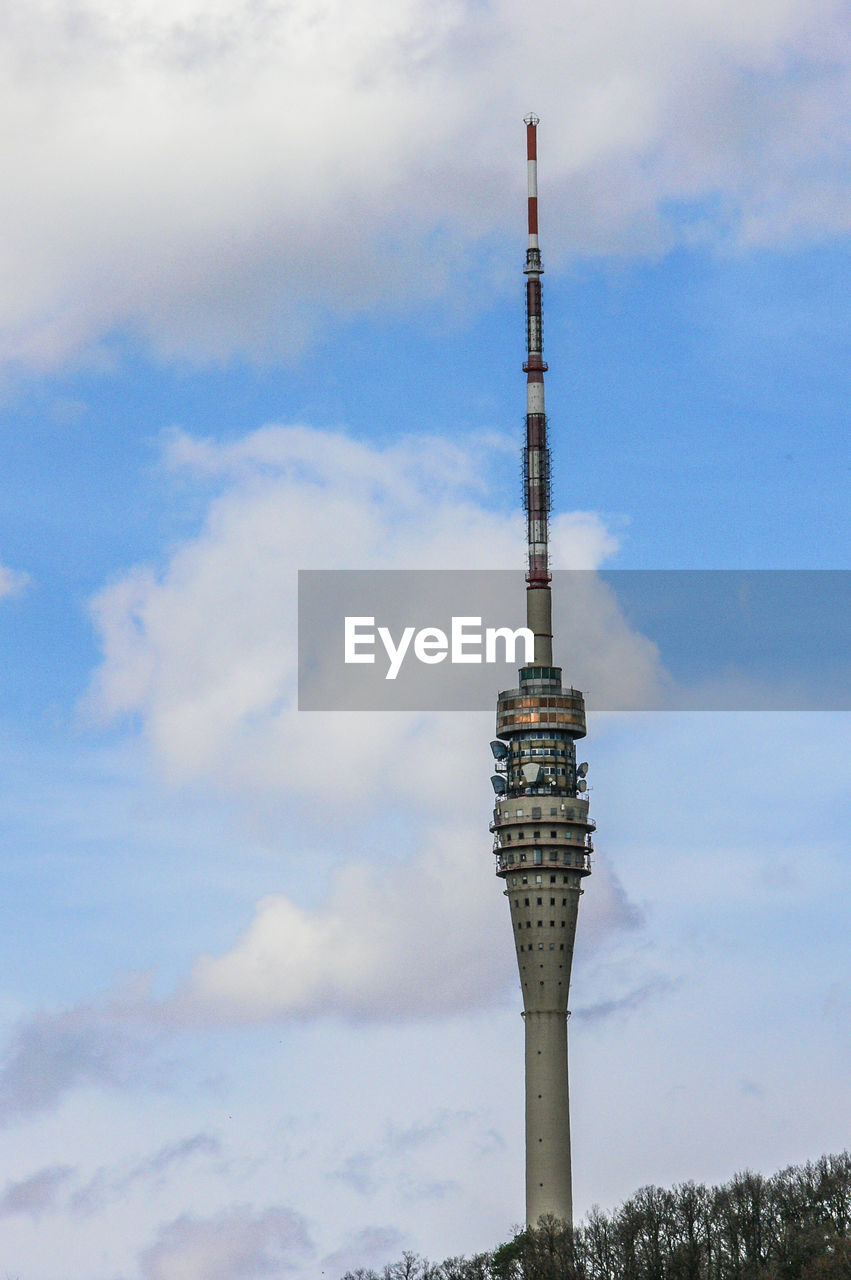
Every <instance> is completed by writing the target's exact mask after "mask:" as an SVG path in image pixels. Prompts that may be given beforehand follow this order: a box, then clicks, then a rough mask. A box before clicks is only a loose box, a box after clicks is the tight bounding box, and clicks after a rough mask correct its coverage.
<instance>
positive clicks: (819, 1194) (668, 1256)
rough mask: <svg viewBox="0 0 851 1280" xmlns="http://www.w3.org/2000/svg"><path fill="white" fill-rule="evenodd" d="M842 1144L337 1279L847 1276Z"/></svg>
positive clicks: (847, 1160) (766, 1279) (849, 1169)
mask: <svg viewBox="0 0 851 1280" xmlns="http://www.w3.org/2000/svg"><path fill="white" fill-rule="evenodd" d="M849 1223H851V1153H849V1152H848V1151H844V1152H842V1153H841V1154H840V1155H829V1156H822V1157H821V1159H820V1160H817V1161H815V1162H814V1163H807V1164H804V1165H797V1166H791V1167H790V1168H788V1169H783V1170H781V1171H780V1172H779V1173H775V1174H774V1175H773V1176H772V1177H763V1175H762V1174H759V1173H749V1172H746V1173H739V1174H736V1176H735V1177H734V1178H732V1179H731V1180H730V1181H729V1182H727V1183H724V1184H723V1185H722V1186H718V1187H706V1186H703V1185H702V1184H695V1183H694V1182H686V1183H683V1184H682V1185H680V1186H675V1187H673V1188H672V1189H670V1190H665V1189H664V1188H662V1187H642V1188H641V1190H639V1191H637V1192H636V1193H635V1195H633V1196H632V1197H631V1198H630V1199H629V1200H627V1201H626V1202H625V1203H624V1204H623V1205H621V1207H620V1208H619V1209H616V1210H614V1211H613V1212H612V1213H604V1212H603V1211H602V1210H601V1209H599V1208H597V1207H595V1208H593V1209H592V1210H591V1212H590V1213H589V1214H587V1216H586V1217H585V1218H584V1219H583V1221H582V1222H581V1223H580V1224H579V1225H578V1226H577V1227H575V1228H572V1229H571V1228H570V1227H568V1226H567V1225H566V1224H565V1223H563V1222H559V1221H557V1220H556V1219H555V1218H543V1219H541V1220H540V1222H539V1224H538V1226H537V1227H535V1228H531V1227H527V1228H525V1229H524V1230H522V1231H517V1232H516V1234H515V1235H514V1236H513V1238H512V1239H511V1240H509V1241H507V1242H506V1243H504V1244H501V1245H498V1246H497V1247H496V1248H495V1249H493V1250H491V1251H489V1252H486V1253H478V1254H476V1255H475V1256H474V1257H472V1258H463V1257H462V1258H447V1259H446V1260H445V1261H444V1262H439V1263H432V1262H429V1261H428V1260H427V1259H426V1258H422V1257H420V1256H419V1255H417V1254H413V1253H405V1254H403V1256H402V1258H401V1259H400V1260H399V1261H398V1262H392V1263H388V1265H387V1266H385V1267H384V1268H382V1270H380V1271H372V1270H364V1269H362V1268H360V1269H358V1270H357V1271H347V1272H346V1274H345V1276H343V1277H342V1280H851V1239H849Z"/></svg>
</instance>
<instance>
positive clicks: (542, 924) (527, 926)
mask: <svg viewBox="0 0 851 1280" xmlns="http://www.w3.org/2000/svg"><path fill="white" fill-rule="evenodd" d="M543 927H544V922H543V920H539V921H538V928H539V929H543ZM555 927H556V922H555V920H551V921H550V928H551V929H554V928H555ZM561 927H562V929H563V928H564V927H565V924H564V921H563V920H562V922H561ZM517 928H518V929H522V928H523V921H522V920H521V921H520V922H519V923H518V925H517ZM526 928H527V929H531V928H532V921H531V920H527V921H526Z"/></svg>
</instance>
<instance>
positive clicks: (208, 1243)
mask: <svg viewBox="0 0 851 1280" xmlns="http://www.w3.org/2000/svg"><path fill="white" fill-rule="evenodd" d="M311 1249H312V1246H311V1242H310V1239H309V1237H308V1234H307V1230H306V1227H305V1224H304V1220H303V1219H302V1218H301V1217H300V1216H299V1215H298V1214H296V1213H293V1212H292V1211H291V1210H289V1209H283V1208H278V1207H272V1208H268V1209H264V1210H261V1211H259V1212H258V1211H256V1210H253V1209H252V1208H251V1207H250V1206H248V1205H233V1206H232V1207H230V1208H227V1209H222V1210H221V1211H220V1212H219V1213H217V1214H215V1215H214V1216H213V1217H210V1218H205V1219H199V1218H193V1217H189V1216H188V1215H187V1216H184V1217H181V1218H177V1219H176V1220H175V1221H174V1222H171V1223H169V1224H168V1226H166V1227H164V1228H163V1230H162V1231H161V1232H160V1235H159V1239H158V1240H157V1241H156V1242H155V1243H154V1244H153V1245H151V1246H150V1248H148V1249H146V1250H145V1251H144V1253H143V1254H142V1255H141V1257H140V1263H141V1269H142V1276H143V1280H259V1278H260V1277H261V1276H276V1275H280V1274H281V1271H282V1269H283V1270H287V1269H289V1266H290V1265H291V1263H292V1260H293V1258H296V1259H299V1260H300V1259H302V1258H303V1257H304V1255H305V1254H306V1253H309V1252H310V1251H311Z"/></svg>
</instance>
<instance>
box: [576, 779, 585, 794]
mask: <svg viewBox="0 0 851 1280" xmlns="http://www.w3.org/2000/svg"><path fill="white" fill-rule="evenodd" d="M576 790H577V791H578V792H579V793H580V795H581V794H582V792H583V791H587V790H588V783H587V782H586V781H585V779H584V778H580V780H579V782H577V784H576Z"/></svg>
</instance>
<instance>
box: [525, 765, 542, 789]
mask: <svg viewBox="0 0 851 1280" xmlns="http://www.w3.org/2000/svg"><path fill="white" fill-rule="evenodd" d="M521 773H522V774H523V777H524V778H525V780H526V781H527V782H528V783H529V784H530V786H532V785H534V784H535V783H536V782H540V781H541V778H542V777H543V773H544V771H543V769H542V768H541V766H540V765H539V764H524V766H523V768H522V769H521Z"/></svg>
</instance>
